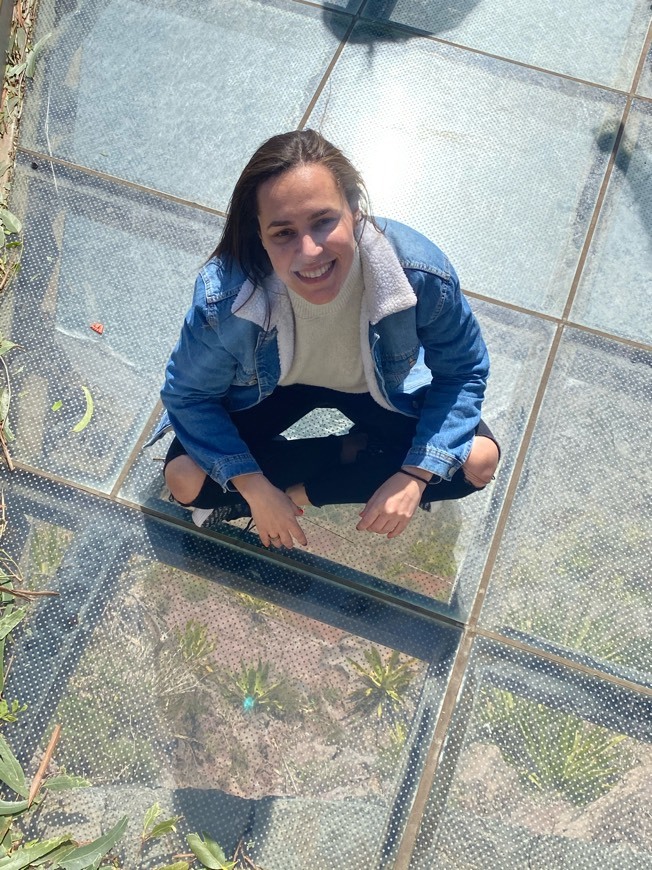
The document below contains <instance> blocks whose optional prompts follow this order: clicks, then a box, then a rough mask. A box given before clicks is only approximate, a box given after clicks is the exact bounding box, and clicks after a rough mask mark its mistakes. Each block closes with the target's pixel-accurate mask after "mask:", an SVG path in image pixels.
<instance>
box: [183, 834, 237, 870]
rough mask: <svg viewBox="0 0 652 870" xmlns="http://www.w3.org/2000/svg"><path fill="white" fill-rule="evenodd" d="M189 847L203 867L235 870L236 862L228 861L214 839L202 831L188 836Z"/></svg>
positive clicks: (210, 869) (215, 869)
mask: <svg viewBox="0 0 652 870" xmlns="http://www.w3.org/2000/svg"><path fill="white" fill-rule="evenodd" d="M188 845H189V846H190V848H191V849H192V851H193V853H194V854H195V856H196V857H197V858H198V859H199V861H200V862H201V865H202V867H207V868H209V870H235V868H236V866H237V862H236V861H228V860H227V858H226V855H225V854H224V850H223V849H222V847H221V846H220V845H219V844H218V843H216V842H215V840H213V838H212V837H211V836H210V835H209V834H207V833H206V831H202V836H201V837H200V836H199V834H188Z"/></svg>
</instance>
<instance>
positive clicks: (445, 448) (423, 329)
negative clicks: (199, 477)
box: [150, 220, 489, 489]
mask: <svg viewBox="0 0 652 870" xmlns="http://www.w3.org/2000/svg"><path fill="white" fill-rule="evenodd" d="M378 222H379V225H380V226H381V227H382V229H383V233H379V232H378V231H377V230H376V229H375V228H374V227H373V225H372V224H370V223H367V224H366V225H365V226H364V229H363V231H362V232H361V233H360V238H359V240H358V242H359V249H360V258H361V263H362V272H363V278H364V285H365V291H364V296H363V304H362V319H363V328H364V329H365V331H366V332H368V336H369V343H368V346H363V347H362V349H361V350H362V357H363V366H364V371H365V377H366V380H367V385H368V387H369V391H370V393H371V395H372V396H373V398H374V399H375V400H376V401H377V402H378V403H379V404H380V405H382V406H383V407H386V408H389V409H391V410H394V411H398V412H399V413H401V414H406V415H408V416H413V417H417V418H418V421H419V422H418V424H417V428H416V434H415V437H414V440H413V443H412V446H411V449H410V451H409V452H408V454H407V456H406V457H405V463H404V464H406V465H413V466H417V467H421V468H424V469H426V470H427V471H431V472H433V473H434V474H436V475H439V476H440V477H442V478H445V479H450V478H451V477H452V476H453V474H454V473H455V472H456V471H457V469H458V468H459V467H460V466H461V465H462V463H463V462H464V461H465V460H466V458H467V456H468V455H469V451H470V449H471V442H472V439H473V433H474V430H475V427H476V426H477V424H478V422H479V420H480V407H481V404H482V399H483V396H484V389H485V384H486V380H487V376H488V373H489V359H488V354H487V349H486V347H485V344H484V341H483V339H482V336H481V334H480V328H479V326H478V323H477V321H476V319H475V317H474V316H473V314H472V313H471V310H470V308H469V305H468V303H467V301H466V299H465V298H464V296H463V295H462V293H461V291H460V286H459V281H458V279H457V275H456V274H455V271H454V269H453V267H452V266H451V264H450V263H449V261H448V259H447V258H446V256H445V255H444V254H443V253H442V252H441V251H440V250H439V248H438V247H437V246H436V245H434V244H433V243H432V242H430V241H429V240H428V239H426V238H425V237H424V236H422V235H420V234H419V233H417V232H416V231H415V230H412V229H410V228H409V227H406V226H404V225H402V224H399V223H397V222H395V221H384V220H382V221H378ZM252 289H253V288H252V286H251V284H250V282H249V281H248V280H247V279H246V278H245V276H244V275H243V273H242V271H241V269H240V268H239V266H237V265H236V264H235V263H233V262H231V261H227V260H225V259H220V260H218V259H212V260H210V261H209V262H208V263H207V264H206V265H205V266H204V267H203V268H202V270H201V271H200V273H199V276H198V277H197V281H196V283H195V293H194V299H193V303H192V306H191V308H190V311H189V312H188V314H187V316H186V319H185V322H184V325H183V329H182V331H181V336H180V338H179V341H178V343H177V345H176V347H175V348H174V350H173V352H172V355H171V357H170V360H169V362H168V365H167V369H166V379H165V384H164V386H163V389H162V391H161V398H162V401H163V405H164V406H165V409H166V414H164V416H163V418H162V420H161V422H160V424H159V426H158V427H157V430H156V432H155V433H154V435H153V437H152V439H151V440H150V443H153V442H154V441H155V440H157V439H158V438H159V437H160V436H161V435H162V434H163V432H164V431H166V430H167V429H168V428H169V427H170V424H171V426H172V428H173V429H174V431H175V433H176V435H177V437H178V438H179V440H180V441H181V443H182V444H183V446H184V447H185V449H186V450H187V451H188V454H189V455H190V456H191V457H192V458H193V459H194V460H195V462H197V463H198V465H199V466H200V467H201V468H202V469H203V470H204V471H205V472H206V473H207V474H208V475H209V476H210V477H212V478H213V479H214V480H216V481H217V482H218V483H220V484H221V485H222V486H223V487H224V488H225V489H227V488H228V489H232V488H233V485H232V484H231V485H229V480H230V479H231V478H232V477H235V476H236V475H238V474H247V473H251V472H256V471H260V468H259V467H258V465H257V463H256V461H255V460H254V458H253V456H252V455H251V453H250V452H249V450H248V448H247V445H246V444H245V443H244V442H243V441H242V439H241V438H240V436H239V435H238V432H237V430H236V428H235V426H234V425H233V423H232V422H231V420H230V417H229V414H228V412H229V411H238V410H243V409H245V408H249V407H252V406H253V405H255V404H257V403H258V402H260V401H262V400H263V399H264V398H265V397H267V396H269V395H270V393H271V392H272V391H273V390H274V388H275V387H276V386H277V384H278V383H279V380H280V379H281V378H282V377H283V375H284V374H285V373H286V372H287V371H289V367H290V365H291V363H292V353H293V347H294V319H293V315H292V309H291V303H290V301H289V298H288V295H287V290H286V289H285V287H284V285H283V284H282V283H281V282H280V281H279V280H278V279H277V278H276V276H275V275H271V276H270V277H269V278H268V279H266V280H265V282H264V284H263V290H261V289H257V290H256V291H255V292H253V293H252ZM363 344H364V343H363Z"/></svg>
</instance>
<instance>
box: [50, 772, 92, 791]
mask: <svg viewBox="0 0 652 870" xmlns="http://www.w3.org/2000/svg"><path fill="white" fill-rule="evenodd" d="M89 785H91V783H90V782H89V781H88V780H87V779H84V777H83V776H74V775H73V774H72V773H58V774H57V775H56V776H51V777H50V779H46V780H45V782H44V783H43V788H47V789H49V790H50V791H65V790H66V789H69V788H88V786H89Z"/></svg>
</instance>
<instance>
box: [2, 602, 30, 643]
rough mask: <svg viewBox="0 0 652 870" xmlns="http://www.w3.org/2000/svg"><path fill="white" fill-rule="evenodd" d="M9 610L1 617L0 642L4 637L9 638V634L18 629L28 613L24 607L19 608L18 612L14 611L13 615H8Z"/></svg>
mask: <svg viewBox="0 0 652 870" xmlns="http://www.w3.org/2000/svg"><path fill="white" fill-rule="evenodd" d="M7 610H9V608H7ZM7 610H5V612H4V613H3V614H2V616H1V617H0V640H1V639H2V638H3V637H7V635H8V634H9V632H10V631H13V630H14V628H16V626H17V625H18V623H19V622H21V620H22V619H24V617H25V613H26V612H27V611H26V610H25V608H24V607H19V608H18V610H13V611H12V612H11V613H7Z"/></svg>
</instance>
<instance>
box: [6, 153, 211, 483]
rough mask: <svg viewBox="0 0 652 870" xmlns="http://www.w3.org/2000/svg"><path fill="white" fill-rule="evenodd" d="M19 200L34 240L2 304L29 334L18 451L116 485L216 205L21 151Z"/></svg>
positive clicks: (15, 424) (24, 341)
mask: <svg viewBox="0 0 652 870" xmlns="http://www.w3.org/2000/svg"><path fill="white" fill-rule="evenodd" d="M53 172H54V175H53ZM12 208H13V210H14V211H15V212H16V213H17V214H19V215H20V216H21V218H22V219H23V224H24V234H25V237H26V239H28V240H29V241H28V242H27V243H26V244H25V250H24V252H23V256H22V263H21V270H20V273H19V275H18V277H17V279H16V281H15V282H14V284H13V285H12V288H11V290H10V292H9V293H5V294H4V295H3V298H2V300H1V305H0V323H1V327H0V329H1V331H2V333H3V335H5V336H7V337H11V339H12V341H15V342H17V343H18V344H20V345H21V346H22V347H23V348H24V352H22V353H21V354H20V357H19V356H18V351H14V356H13V358H12V362H11V372H12V376H11V384H12V392H13V398H12V404H11V423H12V428H13V430H14V434H15V436H16V440H15V442H13V444H12V452H13V455H14V457H15V458H17V459H20V460H21V461H23V462H26V463H28V464H29V465H31V466H33V467H36V468H40V469H43V470H44V471H49V472H52V473H54V474H58V475H60V476H62V477H65V478H68V479H70V480H74V481H76V482H79V483H84V484H88V485H91V486H94V487H97V488H98V489H102V490H105V491H108V490H109V489H110V488H111V486H112V484H113V483H114V482H115V479H116V477H117V474H118V472H119V469H120V467H121V466H122V464H123V463H124V462H125V460H126V458H127V456H128V455H129V452H130V451H131V449H132V448H133V446H134V444H135V442H136V439H137V438H138V435H139V434H140V432H141V430H142V428H143V426H144V425H145V423H146V421H147V419H148V417H149V416H150V414H151V413H152V411H153V410H154V407H155V405H156V399H157V397H158V392H159V389H160V386H161V384H162V382H163V370H164V366H165V362H166V359H167V357H168V355H169V352H170V350H171V348H172V347H173V345H174V343H175V341H176V339H177V337H178V334H179V330H180V328H181V324H182V322H183V317H184V314H185V311H186V308H187V307H188V305H189V303H190V301H191V299H192V288H193V284H194V280H195V276H196V273H197V271H198V269H199V267H200V266H201V264H202V259H203V257H204V256H205V255H206V254H207V253H209V252H210V250H211V247H212V245H214V244H215V238H216V237H217V235H218V233H219V231H220V229H221V219H220V218H218V217H215V216H214V215H209V214H206V213H203V212H201V211H199V210H196V209H191V208H188V207H186V206H180V205H177V204H176V203H171V202H169V201H166V200H163V199H160V198H153V197H150V196H149V195H146V194H143V193H140V192H136V191H133V190H132V189H129V188H125V187H122V186H118V185H115V184H112V183H109V182H104V181H102V180H100V179H97V178H93V177H92V176H89V175H87V174H80V173H77V172H76V171H74V170H70V169H66V168H64V167H60V166H56V167H51V166H49V165H48V164H47V163H46V162H40V161H39V162H36V161H34V160H30V159H29V158H26V157H23V156H21V157H20V158H19V161H18V165H17V169H16V177H15V180H14V186H13V193H12ZM93 324H95V325H96V329H97V328H101V329H102V330H103V332H102V334H101V335H100V334H99V333H98V332H96V331H94V330H93V328H92V327H93ZM97 324H100V325H101V326H100V327H97ZM86 391H87V392H86ZM90 403H92V407H91V404H90ZM91 411H92V414H91V416H90V418H87V417H86V415H87V413H89V412H91ZM84 421H86V423H85V425H83V428H81V429H79V427H80V426H82V424H83V423H84ZM76 428H77V429H78V431H75V429H76Z"/></svg>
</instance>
